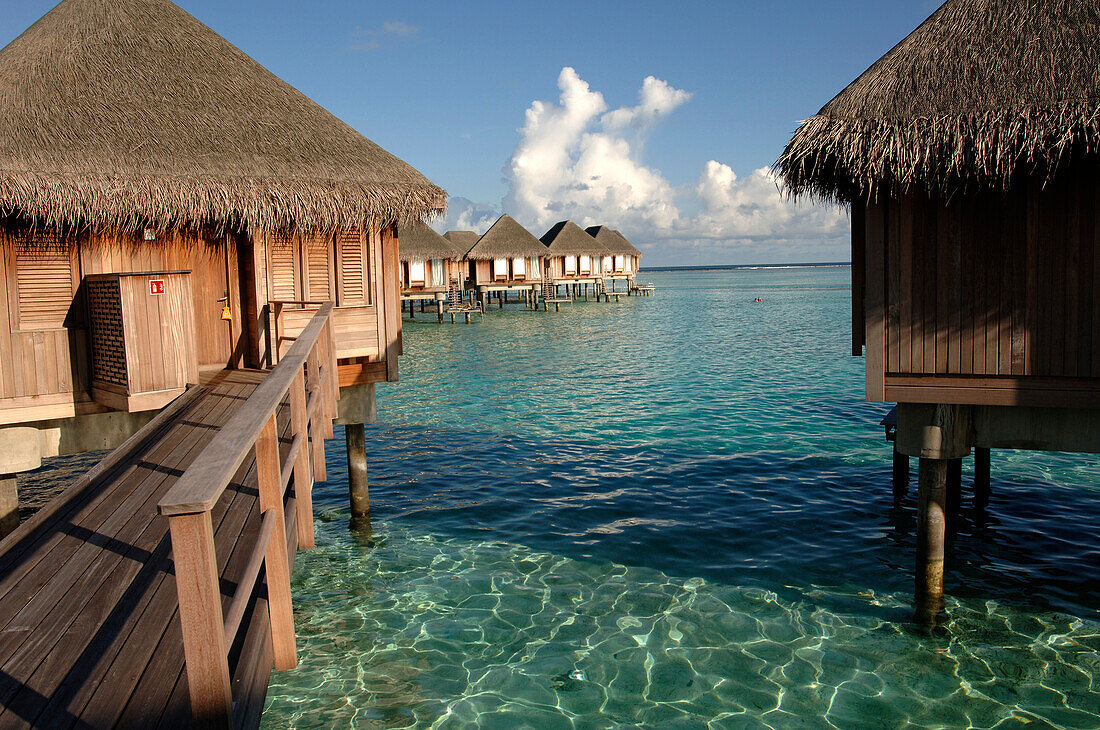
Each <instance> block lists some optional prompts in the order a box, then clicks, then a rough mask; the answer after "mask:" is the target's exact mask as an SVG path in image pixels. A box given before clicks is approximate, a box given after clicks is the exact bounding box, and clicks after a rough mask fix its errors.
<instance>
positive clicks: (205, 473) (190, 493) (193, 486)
mask: <svg viewBox="0 0 1100 730" xmlns="http://www.w3.org/2000/svg"><path fill="white" fill-rule="evenodd" d="M331 313H332V302H326V303H325V304H324V305H322V306H321V308H320V309H319V310H318V311H317V314H315V315H313V318H312V319H310V320H309V324H307V325H306V327H305V329H303V330H302V334H300V335H299V336H298V339H297V340H295V342H294V344H293V345H292V346H291V348H290V350H289V351H287V353H286V357H283V358H280V360H279V364H278V365H276V366H275V367H274V369H272V371H271V372H270V373H268V375H267V377H266V378H264V380H263V382H262V383H260V385H259V386H258V387H257V388H256V390H255V391H253V393H252V395H251V396H249V398H248V400H246V401H245V402H244V405H242V406H241V407H240V408H239V409H238V410H237V413H236V414H234V416H233V417H232V418H230V419H229V422H228V423H226V424H225V425H224V426H223V427H222V428H221V430H220V431H219V432H218V434H217V435H216V436H215V437H214V439H213V440H212V441H211V442H210V443H209V444H207V446H206V448H204V449H203V450H202V453H201V454H200V455H199V457H198V458H197V459H195V461H194V462H193V463H192V466H191V467H190V468H188V469H187V471H185V472H184V474H183V476H181V477H180V478H179V479H178V480H177V481H176V483H175V484H174V485H172V488H171V489H169V490H168V493H167V494H165V495H164V497H162V498H161V500H160V502H159V503H158V504H157V508H158V509H159V510H160V513H161V514H162V515H180V514H189V513H190V514H193V513H196V512H207V511H209V510H211V509H213V507H214V505H215V504H216V503H217V501H218V498H219V497H221V495H222V492H224V491H225V488H226V486H227V485H228V484H229V481H230V480H231V479H232V478H233V474H234V473H236V471H237V468H238V467H240V465H241V462H242V461H244V457H245V456H246V455H247V454H248V453H249V451H251V450H252V447H253V446H254V445H255V444H256V439H257V438H258V437H259V435H260V431H261V430H262V429H263V427H264V424H266V423H267V419H268V418H270V417H271V414H273V413H274V412H275V409H276V408H278V407H279V404H280V403H281V402H282V400H283V397H284V396H285V395H286V392H287V391H288V390H289V389H290V384H291V382H292V381H293V380H294V375H295V373H296V372H297V371H299V370H301V368H302V367H303V366H304V365H305V364H306V360H307V359H308V357H309V355H310V352H311V351H312V350H313V347H314V345H315V344H317V343H318V340H320V339H321V336H322V335H323V334H324V332H325V330H326V325H327V324H328V319H329V315H330V314H331ZM325 355H326V358H325V359H326V360H327V359H328V358H327V353H325ZM332 369H333V370H335V367H334V366H333V367H332ZM324 375H328V376H330V377H331V375H332V373H325V374H324Z"/></svg>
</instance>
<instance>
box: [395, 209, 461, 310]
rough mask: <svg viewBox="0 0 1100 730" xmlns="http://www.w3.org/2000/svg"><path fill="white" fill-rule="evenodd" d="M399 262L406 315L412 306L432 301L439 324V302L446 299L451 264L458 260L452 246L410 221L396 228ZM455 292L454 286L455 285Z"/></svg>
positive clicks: (426, 227) (434, 233) (424, 227)
mask: <svg viewBox="0 0 1100 730" xmlns="http://www.w3.org/2000/svg"><path fill="white" fill-rule="evenodd" d="M397 231H398V241H399V242H400V247H399V254H400V259H401V271H400V277H401V299H402V301H408V303H409V316H410V317H413V316H414V310H413V308H414V306H415V304H416V302H417V301H419V302H420V303H421V307H422V309H421V311H423V304H424V302H425V301H434V302H435V307H436V314H437V315H438V318H439V321H440V322H442V321H443V300H444V299H446V298H447V293H448V288H449V287H450V281H451V267H452V261H453V260H454V259H455V258H458V260H459V261H460V262H461V261H462V259H461V257H459V256H458V255H457V254H456V252H455V247H454V245H453V244H452V243H451V242H450V241H448V240H447V239H446V238H444V237H443V236H441V235H439V234H438V233H436V232H435V231H434V230H432V229H431V228H430V227H429V226H428V225H426V224H425V223H422V222H421V221H413V222H411V223H406V224H404V225H402V226H400V227H399V228H398V229H397ZM455 289H456V290H457V285H456V286H455Z"/></svg>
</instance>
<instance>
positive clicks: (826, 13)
mask: <svg viewBox="0 0 1100 730" xmlns="http://www.w3.org/2000/svg"><path fill="white" fill-rule="evenodd" d="M53 4H54V2H53V0H5V1H4V4H3V5H4V7H3V10H2V11H0V17H3V23H2V24H0V28H2V29H3V30H2V31H0V45H2V44H6V43H7V42H8V41H9V40H11V38H13V37H15V35H17V34H18V33H19V32H21V31H22V29H23V28H25V27H27V26H28V25H30V24H31V23H32V22H34V20H36V19H37V18H38V17H39V16H41V15H42V14H43V13H45V12H46V11H47V10H49V8H50V7H52V6H53ZM178 4H180V5H181V6H182V7H184V8H185V9H186V10H187V11H188V12H190V13H191V14H192V15H194V16H196V17H197V18H198V19H199V20H202V21H203V22H204V23H206V24H207V25H209V26H211V27H212V28H214V30H216V31H218V32H219V33H221V34H222V35H223V36H225V37H226V38H228V39H229V40H230V41H232V42H233V43H234V44H236V45H237V46H239V47H240V48H242V49H243V50H244V51H245V52H247V53H249V54H250V55H251V56H253V57H254V58H256V59H257V60H258V61H260V62H261V63H263V64H264V65H265V66H267V67H268V68H269V69H271V70H272V71H273V72H274V73H276V74H277V75H279V76H281V77H282V78H283V79H285V80H286V81H288V82H289V83H291V84H293V85H294V86H296V87H297V88H299V89H301V90H302V91H303V92H305V93H306V94H307V95H309V96H311V97H312V98H313V99H315V100H316V101H317V102H318V103H320V104H321V105H322V106H324V107H326V108H327V109H329V110H330V111H332V112H333V113H334V114H336V115H337V116H339V117H340V118H342V119H344V120H345V121H346V122H348V123H349V124H351V125H352V126H353V127H355V128H356V129H358V130H359V131H360V132H362V133H363V134H365V135H366V136H368V137H370V138H371V139H373V140H374V141H375V142H377V143H379V144H380V145H382V146H383V147H385V148H386V149H388V150H389V151H391V152H393V153H394V154H396V155H398V156H400V157H402V158H403V159H405V160H407V161H408V162H410V163H411V164H412V165H414V166H415V167H416V168H417V169H419V170H420V171H421V172H423V173H424V174H425V175H427V176H428V177H429V178H431V179H432V180H433V181H434V182H436V183H437V184H439V185H441V186H443V187H444V188H445V189H446V190H447V191H448V193H449V194H450V195H451V196H452V199H453V200H452V211H451V214H450V215H449V216H448V220H447V221H446V224H448V225H453V224H458V223H462V224H465V225H475V226H477V227H482V228H483V227H484V226H485V225H486V223H485V222H486V221H487V220H489V219H490V218H492V217H494V216H495V215H497V214H499V212H500V211H501V210H502V209H503V210H504V211H505V212H509V213H513V214H514V215H517V217H519V218H520V220H521V222H523V223H524V224H525V225H528V226H529V227H530V228H531V229H532V230H533V232H535V233H536V235H538V234H541V233H542V231H544V230H545V229H546V228H548V227H549V225H550V224H552V223H553V220H551V219H552V218H553V219H556V215H557V214H559V213H560V217H565V216H567V215H568V217H573V218H575V219H578V222H582V223H583V222H590V223H595V222H599V223H607V224H609V225H611V226H613V227H617V228H622V230H623V231H624V232H626V233H627V234H628V236H629V237H631V239H632V240H634V241H635V242H636V243H638V244H639V245H640V246H641V247H642V248H643V250H644V251H645V253H646V255H647V260H646V263H650V264H672V263H708V262H709V263H746V262H762V261H793V260H815V261H821V260H847V259H848V252H847V223H846V218H845V216H844V214H843V212H842V211H841V212H837V211H833V210H830V209H821V208H819V207H814V206H805V205H803V206H798V207H797V208H794V209H793V210H787V209H786V208H784V207H783V206H787V205H788V204H787V203H785V202H782V201H780V200H779V197H781V196H772V195H771V193H770V190H769V186H770V187H771V188H774V182H772V181H770V180H768V179H766V177H765V176H763V175H757V176H755V177H754V171H756V170H759V169H760V168H762V167H764V166H767V165H769V164H771V163H772V162H773V161H774V160H775V159H776V157H777V156H778V155H779V153H780V151H781V150H782V148H783V145H784V144H785V142H786V141H787V139H788V138H789V137H790V135H791V133H792V132H793V131H794V129H795V127H796V125H797V122H798V120H801V119H804V118H806V117H808V116H811V115H812V114H813V113H814V112H816V111H817V109H819V108H820V107H821V105H822V104H824V103H825V102H826V101H828V100H829V98H831V97H832V96H833V94H835V93H836V92H838V91H839V90H840V89H841V88H843V87H844V86H845V85H846V84H847V83H849V82H850V81H851V80H852V79H853V78H855V77H856V76H857V75H858V74H859V73H860V72H861V71H863V69H865V68H866V67H867V66H868V65H870V64H871V63H872V62H873V61H874V60H875V59H877V58H878V57H879V56H881V55H882V54H883V53H884V52H885V51H887V50H888V49H889V48H890V47H891V46H893V45H894V44H895V43H896V42H897V41H898V40H900V39H901V38H902V37H904V36H905V35H906V34H907V33H909V32H910V31H911V30H912V29H913V28H915V27H916V26H917V25H918V24H919V23H920V22H921V21H922V20H923V19H924V18H925V17H927V15H928V14H929V13H931V12H932V10H934V9H935V7H936V6H937V4H938V3H936V2H932V1H930V0H917V1H916V2H911V3H900V2H885V3H884V2H871V1H868V0H856V1H852V2H820V1H818V2H804V1H798V2H770V3H761V2H701V3H696V2H675V3H674V2H660V3H657V2H629V3H628V2H555V3H515V2H501V3H458V2H431V3H428V2H408V3H374V2H356V1H353V0H320V1H315V2H301V1H300V0H299V1H298V2H288V1H286V0H265V1H263V2H260V1H259V0H238V1H236V2H226V1H225V0H221V1H215V0H178ZM563 69H572V72H571V73H568V72H564V71H563ZM647 77H653V80H652V82H650V83H649V84H648V86H647V88H648V90H649V92H652V93H651V94H650V97H647V98H649V101H650V102H652V104H650V105H649V106H647V102H646V101H645V100H643V101H642V102H640V101H639V94H640V93H641V90H642V89H643V85H646V84H647V82H646V78H647ZM647 93H648V92H647ZM563 94H567V95H570V98H571V99H572V100H573V101H574V102H575V104H574V105H573V106H570V103H567V102H565V101H563V99H562V95H563ZM537 100H542V101H543V102H544V104H543V106H542V111H541V112H540V114H538V115H536V116H537V117H538V119H536V120H535V121H534V122H532V120H531V117H530V115H529V114H528V111H529V110H530V109H532V105H533V103H534V102H536V101H537ZM571 103H572V102H571ZM616 109H622V110H623V111H622V113H621V115H620V116H619V117H617V118H615V119H612V118H609V117H608V113H609V112H614V110H616ZM646 109H649V112H647V111H646ZM616 119H617V121H618V122H621V123H617V124H616V123H612V122H614V121H615V120H616ZM563 126H564V127H567V129H564V131H563V129H562V128H563ZM558 149H561V150H562V151H563V152H562V154H561V155H558V154H557V153H556V152H555V150H558ZM712 162H713V163H714V164H710V163H712ZM593 181H595V182H593ZM601 185H603V186H604V188H601V187H600V186H601ZM467 201H469V202H467ZM463 215H465V217H463Z"/></svg>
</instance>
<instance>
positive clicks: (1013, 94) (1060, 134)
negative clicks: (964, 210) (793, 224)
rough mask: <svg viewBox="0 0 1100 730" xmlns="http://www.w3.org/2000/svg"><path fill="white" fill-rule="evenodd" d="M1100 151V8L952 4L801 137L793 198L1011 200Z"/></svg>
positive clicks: (1015, 1)
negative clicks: (985, 191)
mask: <svg viewBox="0 0 1100 730" xmlns="http://www.w3.org/2000/svg"><path fill="white" fill-rule="evenodd" d="M1098 150H1100V0H1047V1H1045V2H1040V1H1039V0H948V2H946V3H944V5H943V6H942V7H940V8H939V10H937V11H936V12H934V13H933V14H932V15H931V17H929V18H928V19H927V20H926V21H924V23H922V24H921V25H920V27H918V28H917V29H916V30H915V31H913V32H912V33H911V34H910V35H909V36H908V37H907V38H905V39H904V40H903V41H901V43H899V44H898V45H896V46H895V47H894V48H893V49H892V50H891V51H889V52H888V53H887V54H886V55H885V56H883V57H882V58H880V59H879V60H878V61H876V62H875V63H874V65H872V66H871V67H870V68H869V69H867V71H865V72H864V73H863V74H862V75H861V76H860V77H859V78H857V79H856V80H855V81H853V82H852V83H851V85H849V86H848V87H847V88H846V89H844V90H843V91H841V92H840V93H839V94H837V96H836V97H835V98H834V99H833V100H832V101H830V102H829V103H828V104H826V105H825V106H824V107H822V109H821V111H819V112H818V113H817V115H816V116H814V117H812V118H810V119H809V120H807V121H806V122H804V123H803V124H802V126H800V127H799V128H798V131H797V132H796V133H795V135H794V138H793V139H791V141H790V142H789V143H788V144H787V147H786V149H785V150H784V151H783V155H782V156H781V157H780V158H779V161H778V162H777V165H778V167H779V170H780V172H781V174H782V176H783V178H784V179H785V180H786V183H787V185H788V186H789V188H790V189H791V190H792V191H793V192H794V193H810V194H814V195H817V196H820V197H824V198H835V199H839V200H842V201H844V200H852V199H853V198H855V197H860V196H862V197H868V196H871V195H873V194H874V193H875V191H876V190H877V189H878V188H879V187H881V186H893V185H901V186H910V185H918V186H921V187H923V188H925V189H928V190H932V189H940V190H946V191H950V190H953V189H960V188H963V189H965V188H969V187H977V188H1006V187H1008V186H1009V185H1010V184H1011V178H1012V177H1013V175H1014V174H1015V173H1017V172H1020V171H1026V172H1029V173H1037V174H1040V175H1042V176H1043V178H1044V179H1049V178H1050V177H1051V176H1052V175H1054V174H1055V173H1056V172H1057V170H1058V169H1059V167H1060V166H1062V165H1064V164H1065V163H1066V162H1067V161H1069V160H1070V159H1072V158H1077V157H1080V156H1081V155H1085V154H1090V155H1091V154H1094V153H1096V152H1097V151H1098Z"/></svg>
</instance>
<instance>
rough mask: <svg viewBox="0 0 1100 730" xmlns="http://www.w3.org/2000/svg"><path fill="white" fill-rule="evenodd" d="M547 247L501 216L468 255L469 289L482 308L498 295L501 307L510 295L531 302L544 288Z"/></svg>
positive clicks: (512, 219) (513, 220) (507, 217)
mask: <svg viewBox="0 0 1100 730" xmlns="http://www.w3.org/2000/svg"><path fill="white" fill-rule="evenodd" d="M545 255H546V247H545V246H543V245H542V243H541V242H540V241H539V239H537V238H535V237H534V236H533V235H531V233H530V232H529V231H528V230H527V229H526V228H524V227H523V226H521V225H520V224H519V223H517V222H516V221H515V219H514V218H512V216H510V215H507V214H505V215H502V216H501V217H500V218H498V219H497V221H496V223H494V224H493V225H492V227H490V228H489V230H487V231H486V232H485V235H483V236H481V237H480V238H479V239H478V240H477V243H475V244H474V246H473V247H472V248H471V249H470V250H469V251H468V252H467V253H466V260H467V261H468V262H469V274H468V278H467V279H466V287H467V288H468V289H470V290H472V291H474V292H476V294H477V298H478V300H479V301H480V302H481V306H482V308H485V307H487V306H488V301H487V300H488V297H489V296H491V295H492V294H494V293H495V294H496V295H497V297H498V301H499V304H500V306H501V307H503V306H504V300H505V297H507V295H508V292H512V291H515V292H520V293H521V294H522V295H523V296H525V297H527V298H528V301H530V302H532V304H533V300H534V298H535V297H536V296H537V294H538V291H539V289H540V288H541V286H542V269H543V260H544V257H545Z"/></svg>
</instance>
